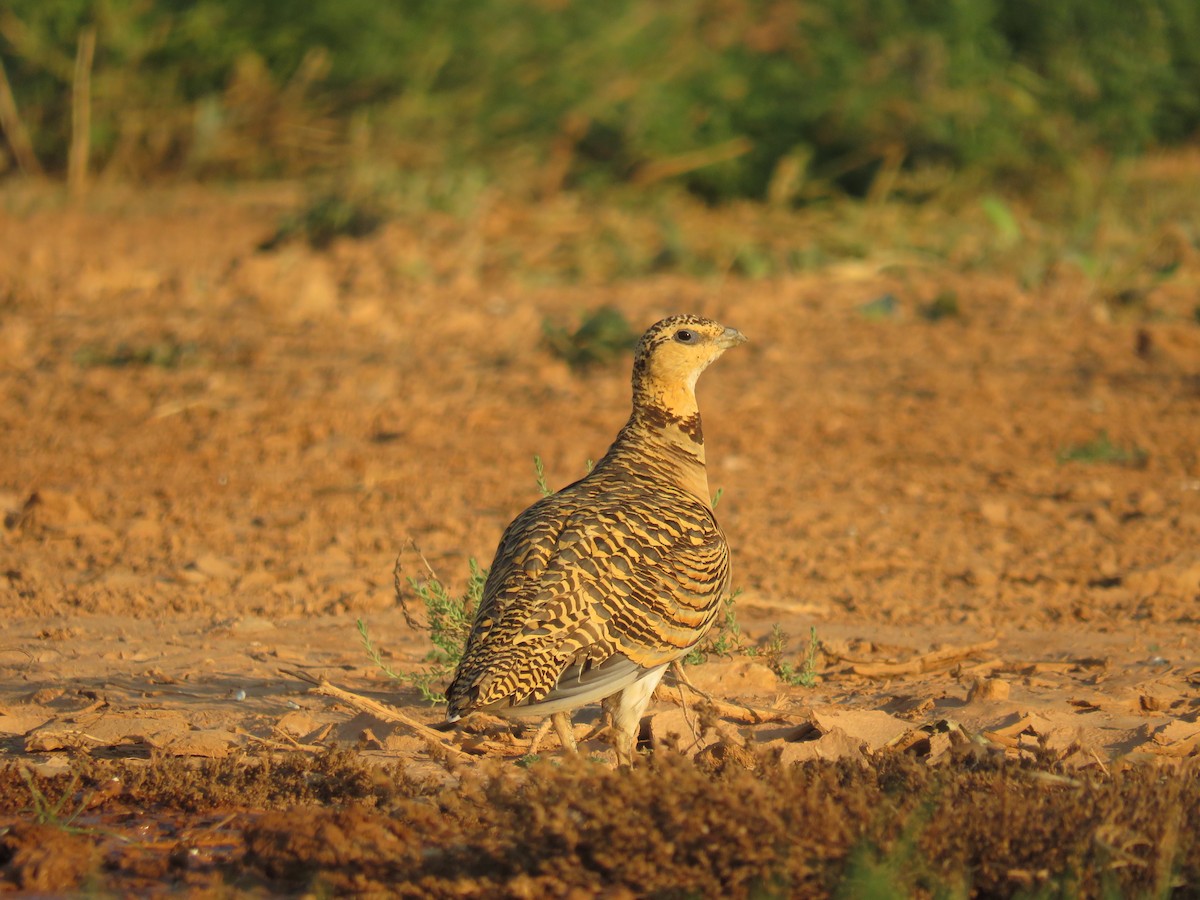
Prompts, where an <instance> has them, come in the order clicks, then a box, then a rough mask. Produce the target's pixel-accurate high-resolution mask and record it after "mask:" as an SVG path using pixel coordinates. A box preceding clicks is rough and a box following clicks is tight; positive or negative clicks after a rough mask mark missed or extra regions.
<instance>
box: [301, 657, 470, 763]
mask: <svg viewBox="0 0 1200 900" xmlns="http://www.w3.org/2000/svg"><path fill="white" fill-rule="evenodd" d="M279 672H280V674H282V675H290V676H291V677H292V678H298V679H299V680H301V681H303V682H305V683H306V684H309V685H312V687H310V688H309V693H312V694H318V695H320V696H322V697H332V698H333V699H334V700H340V701H342V702H343V703H345V704H346V705H347V706H350V707H353V708H354V709H357V710H358V711H359V712H365V713H368V714H369V715H372V716H375V718H377V719H382V720H383V721H384V722H395V723H397V724H399V725H403V726H405V727H406V728H409V729H411V730H412V731H413V732H414V733H415V734H416V735H417V736H418V737H420V738H422V739H423V740H424V741H425V742H426V743H428V744H429V745H430V746H432V747H435V748H436V749H437V750H439V751H442V752H446V753H449V754H450V755H451V756H455V757H458V758H461V759H466V758H468V754H466V753H464V752H463V751H462V750H460V749H458V747H455V746H454V745H453V743H451V742H450V740H449V738H447V736H446V735H445V734H443V733H442V732H440V731H438V730H437V729H435V728H431V727H430V726H428V725H426V724H425V723H424V722H419V721H417V720H416V719H414V718H413V717H412V716H409V715H405V714H404V713H402V712H400V710H398V709H396V708H395V707H392V706H388V705H387V704H386V703H380V702H379V701H378V700H372V699H371V698H370V697H364V696H362V695H361V694H355V693H353V692H351V691H347V690H344V689H342V688H340V687H337V686H335V685H333V684H330V683H329V682H328V681H326V680H325V679H324V678H316V677H314V676H312V675H310V674H308V673H307V672H300V671H297V670H295V669H280V670H279Z"/></svg>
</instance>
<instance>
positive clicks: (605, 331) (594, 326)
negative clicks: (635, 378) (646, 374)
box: [542, 306, 638, 371]
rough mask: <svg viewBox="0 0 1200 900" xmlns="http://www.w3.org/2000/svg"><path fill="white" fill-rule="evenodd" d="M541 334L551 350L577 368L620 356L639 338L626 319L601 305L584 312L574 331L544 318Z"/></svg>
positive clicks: (581, 369)
mask: <svg viewBox="0 0 1200 900" xmlns="http://www.w3.org/2000/svg"><path fill="white" fill-rule="evenodd" d="M542 334H543V336H544V340H545V343H546V346H547V347H548V348H549V349H550V352H551V353H553V354H554V355H555V356H557V357H559V358H560V359H563V360H566V362H567V365H569V366H570V367H571V368H572V369H575V370H576V371H584V370H587V369H590V368H591V367H593V366H596V365H603V364H605V363H609V362H612V361H614V360H616V359H619V358H620V357H622V356H623V355H624V354H626V353H628V352H629V351H630V350H632V349H633V348H634V347H635V346H636V345H637V341H638V335H637V333H636V332H635V331H634V330H633V329H632V328H631V327H630V326H629V321H628V320H627V319H626V318H625V316H624V315H623V314H622V313H621V311H620V310H617V309H614V308H613V307H611V306H602V307H600V309H598V310H596V311H595V312H592V313H589V314H587V315H585V316H584V317H583V319H582V321H581V322H580V324H579V327H578V328H577V329H575V331H568V330H567V329H566V328H563V327H561V326H559V325H555V324H554V323H552V322H550V321H549V320H547V321H544V322H543V323H542Z"/></svg>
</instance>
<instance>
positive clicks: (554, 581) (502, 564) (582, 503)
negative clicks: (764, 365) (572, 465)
mask: <svg viewBox="0 0 1200 900" xmlns="http://www.w3.org/2000/svg"><path fill="white" fill-rule="evenodd" d="M745 340H746V338H745V337H744V336H743V335H742V334H741V333H740V332H738V331H735V330H734V329H732V328H726V327H725V326H723V325H720V324H718V323H717V322H714V321H712V320H711V319H704V318H700V317H699V316H691V315H684V316H673V317H671V318H668V319H663V320H662V321H661V322H658V323H657V324H656V325H654V326H652V327H651V328H650V329H649V330H648V331H647V332H646V333H645V334H644V335H643V336H642V339H641V340H640V341H639V343H638V346H637V350H636V352H635V355H634V361H633V413H632V414H631V415H630V417H629V421H628V422H627V423H626V424H625V427H623V428H622V429H621V431H620V433H619V434H618V435H617V439H616V440H615V441H614V442H613V444H612V446H611V447H610V448H609V450H608V452H607V453H606V454H605V455H604V457H603V459H601V460H600V461H599V462H598V463H596V466H595V468H593V469H592V471H591V472H590V473H589V474H588V475H587V477H586V478H583V479H581V480H579V481H576V482H575V483H574V484H571V485H568V486H567V487H565V488H563V489H562V490H560V491H558V492H557V493H555V494H551V495H550V496H548V497H544V498H542V499H541V500H539V501H538V502H537V503H535V504H533V506H531V507H529V508H528V509H527V510H525V512H523V513H521V514H520V515H519V516H517V518H516V519H515V520H513V522H512V524H511V525H509V526H508V528H507V529H506V530H505V532H504V534H503V536H502V537H501V538H500V545H499V547H498V548H497V549H496V557H495V559H494V560H493V562H492V566H491V571H490V573H489V574H488V578H487V583H486V584H485V586H484V589H483V597H482V599H481V601H480V603H479V608H478V610H477V611H476V613H475V621H474V624H473V626H472V629H471V634H470V636H469V638H468V639H467V646H466V650H465V651H464V653H463V657H462V660H461V661H460V662H459V664H458V669H457V670H456V671H455V673H454V679H453V681H452V682H451V684H450V688H449V690H448V691H447V700H448V702H449V713H448V719H449V721H451V722H454V721H457V720H458V719H459V718H461V717H462V716H464V715H467V714H468V713H472V712H476V711H486V712H489V713H493V714H496V715H501V716H537V717H545V716H551V717H552V721H553V724H554V726H555V729H556V731H557V733H558V735H559V738H560V740H561V741H562V743H563V744H564V746H567V747H570V748H572V749H573V748H574V746H575V741H574V736H573V733H572V729H571V720H570V711H571V710H574V709H577V708H579V707H581V706H584V705H586V704H588V703H593V702H595V701H597V700H603V701H604V706H605V709H606V710H607V711H608V713H609V715H610V717H611V721H612V724H613V731H614V745H615V748H616V752H617V761H618V763H619V764H622V765H632V762H633V751H634V747H635V743H636V739H637V732H638V727H639V724H640V722H641V718H642V714H643V712H644V711H645V709H646V706H647V704H648V703H649V702H650V696H651V695H652V694H653V693H654V688H655V686H656V685H657V684H658V682H659V679H661V678H662V675H663V671H664V670H665V669H666V667H667V666H668V665H670V664H671V662H672V661H673V660H676V659H679V658H680V657H681V656H684V655H685V654H686V653H688V651H689V650H691V649H692V648H693V647H695V646H696V644H697V643H699V642H700V640H701V639H702V638H703V637H704V634H705V632H707V631H708V629H709V626H711V625H712V623H713V620H714V619H715V618H716V616H717V613H718V611H719V610H720V608H721V600H722V598H723V597H724V595H725V594H726V592H727V591H728V588H729V548H728V546H727V544H726V543H725V535H724V534H723V533H722V532H721V528H720V526H719V525H717V520H716V518H714V516H713V510H712V503H711V501H710V499H709V497H710V494H709V488H708V476H707V474H706V472H705V467H704V435H703V432H702V431H701V428H700V411H699V409H698V407H697V405H696V379H697V378H699V376H700V373H701V372H703V371H704V370H705V369H706V368H707V367H708V365H709V364H710V363H711V362H712V361H713V360H715V359H716V358H717V357H718V356H720V355H721V354H722V353H724V352H725V351H726V350H728V349H729V348H730V347H734V346H736V345H737V344H740V343H742V342H743V341H745Z"/></svg>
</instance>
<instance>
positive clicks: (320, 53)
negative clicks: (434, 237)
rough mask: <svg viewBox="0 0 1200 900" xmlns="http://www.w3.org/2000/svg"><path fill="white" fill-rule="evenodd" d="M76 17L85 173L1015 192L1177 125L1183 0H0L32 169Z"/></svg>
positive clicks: (62, 107) (1190, 89) (65, 99)
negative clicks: (85, 104)
mask: <svg viewBox="0 0 1200 900" xmlns="http://www.w3.org/2000/svg"><path fill="white" fill-rule="evenodd" d="M89 29H94V33H95V57H94V62H93V64H92V66H91V85H90V96H91V124H90V128H89V132H90V158H91V168H92V170H93V171H94V172H96V173H98V174H99V176H101V177H107V178H112V179H115V180H123V181H130V180H132V181H143V180H147V179H156V178H160V177H164V176H167V177H177V176H184V177H189V178H194V177H203V178H213V177H217V178H246V177H252V178H262V177H292V176H305V175H310V174H313V173H320V172H329V171H336V170H339V169H343V170H344V169H348V168H353V167H354V166H356V165H357V166H362V165H366V164H369V165H371V166H374V167H378V168H382V169H386V170H387V171H391V172H401V173H430V177H433V178H436V179H441V180H443V181H444V180H446V179H449V180H451V181H453V182H454V185H455V186H454V187H453V189H447V191H446V192H447V193H450V194H454V193H456V192H461V191H462V189H463V188H462V185H463V184H464V183H466V184H468V185H479V186H483V185H491V184H502V185H503V186H504V189H505V191H507V192H509V193H517V194H519V195H520V194H524V195H527V196H530V197H539V196H546V195H548V194H553V193H556V192H558V191H561V190H563V189H571V188H585V189H586V188H588V187H589V186H593V185H595V186H600V187H605V186H608V185H612V184H614V183H630V184H633V185H636V186H639V187H645V186H649V185H653V184H657V183H662V182H671V183H672V184H675V185H679V186H681V187H682V188H683V189H685V190H686V191H687V192H689V193H690V194H692V195H694V196H695V197H697V198H699V199H700V200H702V201H704V202H707V203H723V202H727V201H731V200H736V199H742V198H749V199H755V200H766V201H768V202H770V203H772V204H773V205H779V206H787V207H794V206H800V205H806V204H812V203H816V202H819V201H820V200H821V199H822V198H824V197H827V196H829V195H830V194H831V193H832V194H840V195H850V196H869V195H870V194H871V192H872V191H878V190H886V191H888V192H889V193H890V194H891V195H893V196H895V197H898V198H901V199H903V198H907V197H911V198H912V199H917V200H919V199H922V198H923V197H924V196H927V195H929V194H930V193H931V192H935V191H938V190H940V189H941V188H942V187H943V186H944V185H945V184H946V183H948V182H954V183H956V184H965V185H968V186H969V185H976V186H981V185H989V186H992V187H995V186H997V185H999V186H1001V187H1003V188H1005V189H1011V190H1014V191H1018V192H1020V191H1022V190H1028V189H1030V187H1031V186H1033V185H1035V184H1036V183H1038V181H1039V180H1041V179H1045V177H1046V176H1047V174H1051V175H1052V174H1053V173H1055V172H1061V171H1063V170H1064V168H1065V167H1067V166H1069V164H1070V162H1071V161H1072V160H1073V159H1077V158H1078V157H1079V156H1080V155H1082V154H1087V153H1090V152H1095V151H1099V152H1102V153H1106V154H1112V155H1117V156H1120V155H1129V154H1137V153H1139V152H1141V151H1144V150H1146V149H1148V148H1152V147H1157V146H1166V145H1171V144H1179V143H1183V142H1189V141H1191V142H1194V141H1196V140H1197V137H1198V136H1200V3H1197V2H1196V0H1141V2H1138V3H1132V4H1131V3H1125V2H1117V0H1055V2H1052V3H1045V2H1042V0H810V2H795V0H662V2H646V0H642V2H639V0H609V2H606V3H595V2H590V0H391V2H387V0H311V2H309V3H304V4H297V3H290V2H284V0H259V2H254V3H247V2H244V0H6V2H5V3H4V5H3V7H2V8H0V62H2V63H3V67H4V71H5V73H6V75H7V80H8V82H9V84H10V85H11V93H12V96H13V98H14V100H15V105H16V109H17V111H18V114H19V118H20V121H21V123H23V125H24V129H25V131H26V132H27V133H28V135H29V137H30V141H31V143H32V147H33V151H34V153H35V154H36V157H37V159H38V160H39V161H40V163H41V165H42V166H44V167H45V169H46V170H47V171H49V172H51V173H57V172H63V171H65V170H66V167H67V160H68V156H69V150H70V145H71V138H72V135H71V130H72V126H71V123H72V111H73V110H72V106H73V102H76V103H77V102H78V101H77V100H76V101H73V99H72V97H73V95H72V85H73V84H74V83H75V81H76V80H77V79H78V74H77V72H76V69H77V66H76V54H77V47H78V45H79V41H80V36H81V34H83V33H84V32H85V31H87V30H89ZM6 128H7V126H6ZM17 162H18V160H17V157H16V156H14V155H13V154H12V153H11V152H9V151H8V150H7V149H6V150H5V151H3V153H0V173H3V172H7V173H9V174H11V173H13V172H16V171H17V168H18V166H17ZM429 190H430V192H431V193H432V194H434V195H436V194H437V189H436V187H435V188H430V189H429ZM433 200H436V196H434V197H433Z"/></svg>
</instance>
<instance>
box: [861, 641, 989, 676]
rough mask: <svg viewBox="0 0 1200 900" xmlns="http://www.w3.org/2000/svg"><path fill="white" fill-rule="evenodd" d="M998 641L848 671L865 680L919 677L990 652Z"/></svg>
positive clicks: (943, 649) (933, 652)
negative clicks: (905, 676)
mask: <svg viewBox="0 0 1200 900" xmlns="http://www.w3.org/2000/svg"><path fill="white" fill-rule="evenodd" d="M999 643H1000V641H999V640H998V639H997V638H992V639H991V640H990V641H983V642H982V643H978V644H968V645H966V646H963V647H943V648H942V649H941V650H934V651H932V652H930V653H925V654H923V655H921V656H917V657H914V658H913V659H910V660H907V661H905V662H895V663H888V662H883V663H856V664H854V665H853V666H851V668H850V671H851V672H852V673H854V674H855V675H864V676H866V677H867V678H891V677H893V676H895V675H920V674H923V673H925V672H932V671H934V670H935V669H943V668H946V667H947V666H949V665H951V664H953V663H955V662H957V661H958V660H960V659H965V658H966V657H968V656H974V655H975V654H976V653H980V652H982V651H984V650H991V649H993V648H994V647H996V646H997V645H998V644H999Z"/></svg>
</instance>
